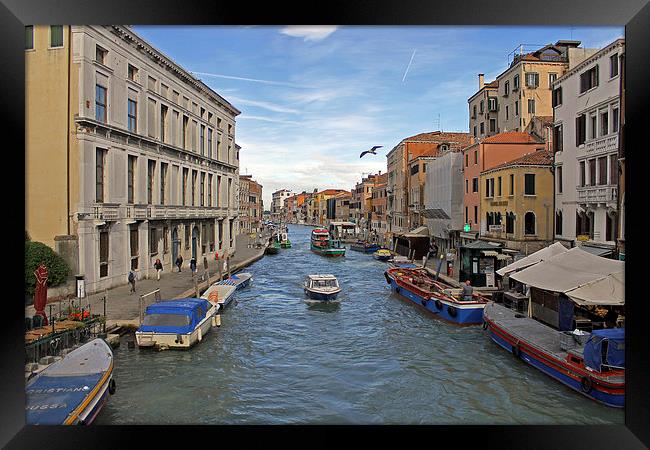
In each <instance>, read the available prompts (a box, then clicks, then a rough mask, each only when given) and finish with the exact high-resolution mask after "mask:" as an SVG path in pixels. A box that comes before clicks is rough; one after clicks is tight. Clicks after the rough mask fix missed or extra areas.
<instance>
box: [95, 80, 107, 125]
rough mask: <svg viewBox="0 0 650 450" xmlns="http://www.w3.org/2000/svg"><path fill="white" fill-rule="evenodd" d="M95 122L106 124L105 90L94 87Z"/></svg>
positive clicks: (100, 87) (98, 86)
mask: <svg viewBox="0 0 650 450" xmlns="http://www.w3.org/2000/svg"><path fill="white" fill-rule="evenodd" d="M95 120H96V121H97V122H102V123H106V88H105V87H103V86H100V85H98V84H97V85H95Z"/></svg>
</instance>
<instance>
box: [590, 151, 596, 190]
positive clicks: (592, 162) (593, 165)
mask: <svg viewBox="0 0 650 450" xmlns="http://www.w3.org/2000/svg"><path fill="white" fill-rule="evenodd" d="M589 186H596V158H593V159H590V160H589Z"/></svg>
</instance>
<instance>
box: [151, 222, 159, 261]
mask: <svg viewBox="0 0 650 450" xmlns="http://www.w3.org/2000/svg"><path fill="white" fill-rule="evenodd" d="M149 253H150V254H151V255H155V254H157V253H158V233H157V230H156V229H155V228H150V229H149Z"/></svg>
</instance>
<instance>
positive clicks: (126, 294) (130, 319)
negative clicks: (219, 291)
mask: <svg viewBox="0 0 650 450" xmlns="http://www.w3.org/2000/svg"><path fill="white" fill-rule="evenodd" d="M265 238H266V240H267V241H268V234H267V235H265ZM263 242H264V238H263ZM248 243H249V239H248V235H247V234H241V235H239V236H237V239H236V241H235V249H236V251H235V255H234V256H233V257H232V258H230V260H229V267H230V271H231V272H234V271H236V270H238V269H240V268H243V267H246V266H248V265H250V264H252V263H253V262H255V261H257V260H258V259H260V258H262V257H263V256H264V250H265V246H263V247H262V248H249V246H248ZM265 244H266V243H265ZM188 263H189V260H186V261H183V267H182V268H181V272H180V273H179V272H178V269H177V268H176V267H174V270H173V271H172V272H170V271H169V270H163V272H162V274H161V276H160V281H158V280H156V277H153V278H152V279H148V280H147V279H143V280H138V281H136V284H135V290H136V292H135V293H131V292H130V290H131V286H130V285H129V284H124V285H123V286H117V287H114V288H112V289H109V290H107V291H105V292H97V293H94V294H92V295H88V296H87V297H86V298H84V299H83V300H82V306H85V305H90V310H91V313H92V314H98V313H99V314H103V313H104V300H103V298H104V295H106V298H107V299H106V330H107V331H108V330H110V329H112V328H114V327H116V326H125V325H128V326H139V320H140V295H144V294H147V293H149V292H153V291H155V290H156V289H160V296H161V298H162V299H172V298H185V297H194V296H195V290H196V284H195V280H194V278H192V272H191V271H190V269H189V267H188ZM217 264H219V265H220V266H223V260H219V261H218V262H217V261H215V260H214V259H212V260H210V261H208V273H209V275H210V279H209V280H208V279H207V277H205V276H204V272H205V271H204V270H203V260H202V258H201V259H200V260H199V261H198V264H197V274H196V277H197V278H198V283H197V284H198V288H199V290H200V291H201V290H204V289H206V288H207V287H208V286H209V285H210V284H211V283H214V282H216V281H218V275H219V274H218V266H217ZM74 302H75V304H78V299H74ZM51 304H52V305H53V307H52V312H53V313H54V314H56V313H57V312H58V309H59V305H61V307H62V308H63V309H65V308H67V306H68V301H67V300H64V301H62V302H61V303H59V302H55V303H51ZM49 305H50V304H48V306H46V307H45V311H46V313H48V314H49ZM34 313H35V310H34V307H33V306H32V305H30V306H27V307H26V308H25V316H26V317H31V316H33V315H34Z"/></svg>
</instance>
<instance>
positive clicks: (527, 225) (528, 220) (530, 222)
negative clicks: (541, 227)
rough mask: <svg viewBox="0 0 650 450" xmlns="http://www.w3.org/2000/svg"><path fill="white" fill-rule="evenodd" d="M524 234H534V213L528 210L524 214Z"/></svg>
mask: <svg viewBox="0 0 650 450" xmlns="http://www.w3.org/2000/svg"><path fill="white" fill-rule="evenodd" d="M524 234H528V235H530V234H535V213H533V212H530V211H528V212H527V213H526V215H525V216H524Z"/></svg>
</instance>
